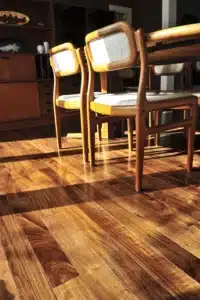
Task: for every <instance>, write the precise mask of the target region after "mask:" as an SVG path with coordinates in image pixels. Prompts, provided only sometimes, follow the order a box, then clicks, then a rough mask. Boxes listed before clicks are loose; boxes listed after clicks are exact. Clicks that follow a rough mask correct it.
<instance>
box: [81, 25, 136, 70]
mask: <svg viewBox="0 0 200 300" xmlns="http://www.w3.org/2000/svg"><path fill="white" fill-rule="evenodd" d="M86 49H87V54H88V57H89V60H90V62H91V65H92V68H93V70H94V71H95V72H107V71H116V70H122V69H125V68H130V67H131V66H133V65H134V64H135V63H136V61H137V57H138V52H137V46H136V40H135V36H134V34H133V30H132V28H131V27H130V26H129V25H128V24H126V23H124V22H118V23H115V24H112V25H110V26H107V27H104V28H101V29H98V30H96V31H94V32H92V33H89V34H88V35H87V36H86Z"/></svg>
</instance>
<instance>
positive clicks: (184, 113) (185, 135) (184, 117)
mask: <svg viewBox="0 0 200 300" xmlns="http://www.w3.org/2000/svg"><path fill="white" fill-rule="evenodd" d="M188 114H189V112H188V110H187V109H184V111H183V119H184V120H187V118H188ZM184 137H185V139H187V137H188V128H187V127H185V128H184Z"/></svg>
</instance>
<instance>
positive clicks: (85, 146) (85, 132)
mask: <svg viewBox="0 0 200 300" xmlns="http://www.w3.org/2000/svg"><path fill="white" fill-rule="evenodd" d="M86 115H87V114H86V112H85V113H84V111H83V110H82V109H81V110H80V117H81V132H82V145H83V162H84V163H88V161H89V159H88V130H87V118H86Z"/></svg>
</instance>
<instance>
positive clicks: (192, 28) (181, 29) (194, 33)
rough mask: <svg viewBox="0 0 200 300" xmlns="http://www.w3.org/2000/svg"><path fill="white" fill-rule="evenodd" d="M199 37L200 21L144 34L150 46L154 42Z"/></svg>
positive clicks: (171, 41)
mask: <svg viewBox="0 0 200 300" xmlns="http://www.w3.org/2000/svg"><path fill="white" fill-rule="evenodd" d="M199 38H200V23H196V24H190V25H183V26H177V27H171V28H167V29H162V30H158V31H154V32H150V33H148V34H147V35H146V40H147V45H149V46H150V47H151V46H152V45H153V44H156V43H161V42H163V43H173V42H176V41H182V40H184V41H186V40H194V39H199Z"/></svg>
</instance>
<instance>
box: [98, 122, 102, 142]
mask: <svg viewBox="0 0 200 300" xmlns="http://www.w3.org/2000/svg"><path fill="white" fill-rule="evenodd" d="M101 128H102V124H101V123H98V124H97V131H98V137H99V142H101V141H102V135H101Z"/></svg>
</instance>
